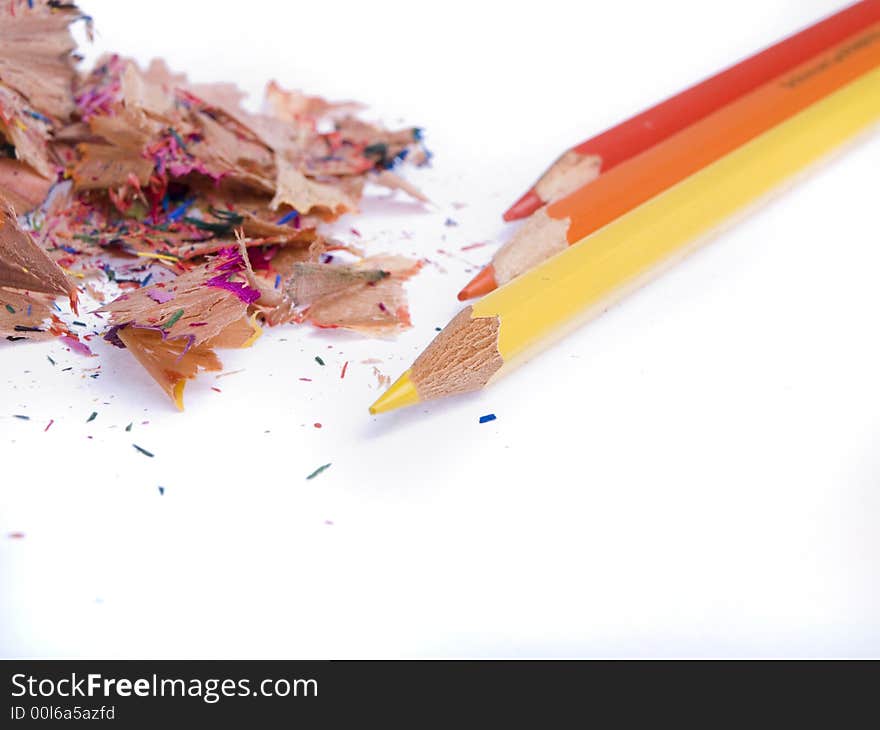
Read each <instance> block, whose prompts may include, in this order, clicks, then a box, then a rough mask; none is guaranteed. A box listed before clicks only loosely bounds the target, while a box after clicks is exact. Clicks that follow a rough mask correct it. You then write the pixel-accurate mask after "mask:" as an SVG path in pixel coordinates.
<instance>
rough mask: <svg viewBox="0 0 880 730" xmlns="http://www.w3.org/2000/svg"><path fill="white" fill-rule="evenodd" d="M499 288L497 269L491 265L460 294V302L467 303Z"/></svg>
mask: <svg viewBox="0 0 880 730" xmlns="http://www.w3.org/2000/svg"><path fill="white" fill-rule="evenodd" d="M497 288H498V282H497V281H495V267H494V266H492V264H489V265H488V266H487V267H486V268H485V269H483V270H482V271H481V272H480V273H479V274H477V275H476V276H475V277H474V278H473V279H471V280H470V281H469V282H468V284H467V285H466V286H465V287H464V289H462V290H461V291H460V292H459V293H458V301H460V302H465V301H467V300H468V299H475V298H476V297H481V296H483V295H484V294H488V293H489V292H490V291H493V290H495V289H497Z"/></svg>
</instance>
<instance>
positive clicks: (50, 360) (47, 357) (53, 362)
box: [46, 355, 55, 365]
mask: <svg viewBox="0 0 880 730" xmlns="http://www.w3.org/2000/svg"><path fill="white" fill-rule="evenodd" d="M46 359H47V360H48V361H49V362H50V363H52V364H53V365H54V364H55V361H54V360H53V359H52V358H51V357H49V356H48V355H46Z"/></svg>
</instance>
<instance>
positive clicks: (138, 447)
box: [132, 444, 155, 459]
mask: <svg viewBox="0 0 880 730" xmlns="http://www.w3.org/2000/svg"><path fill="white" fill-rule="evenodd" d="M132 446H134V447H135V449H137V450H138V451H140V452H141V453H142V454H143V455H144V456H149V457H150V458H151V459H152V458H153V457H154V456H155V454H153V453H152V452H150V451H147V450H146V449H144V448H142V447H140V446H138V445H137V444H132Z"/></svg>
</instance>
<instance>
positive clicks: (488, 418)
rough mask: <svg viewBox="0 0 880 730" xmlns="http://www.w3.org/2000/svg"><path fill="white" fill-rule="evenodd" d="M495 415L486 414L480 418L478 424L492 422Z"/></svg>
mask: <svg viewBox="0 0 880 730" xmlns="http://www.w3.org/2000/svg"><path fill="white" fill-rule="evenodd" d="M495 418H496V415H495V414H494V413H487V414H486V415H485V416H480V423H489V421H494V420H495Z"/></svg>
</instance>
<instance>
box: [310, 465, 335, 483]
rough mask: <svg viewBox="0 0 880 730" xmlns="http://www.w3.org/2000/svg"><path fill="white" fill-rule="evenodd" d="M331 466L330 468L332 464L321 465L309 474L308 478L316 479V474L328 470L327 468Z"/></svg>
mask: <svg viewBox="0 0 880 730" xmlns="http://www.w3.org/2000/svg"><path fill="white" fill-rule="evenodd" d="M329 468H330V464H324V465H323V466H319V467H318V468H317V469H315V471H313V472H312V473H311V474H309V475H308V476H307V477H306V479H314V478H315V477H316V476H318V474H320V473H321V472H322V471H324V470H326V469H329Z"/></svg>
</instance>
